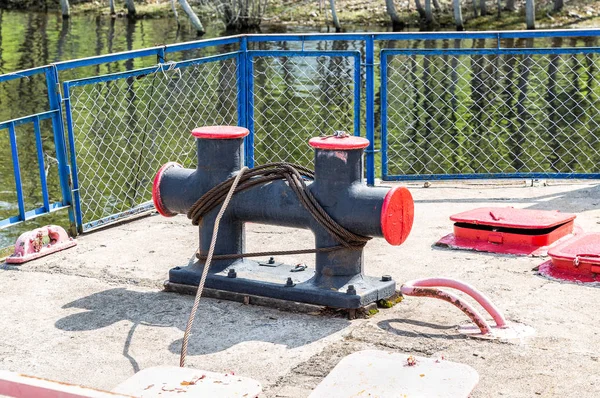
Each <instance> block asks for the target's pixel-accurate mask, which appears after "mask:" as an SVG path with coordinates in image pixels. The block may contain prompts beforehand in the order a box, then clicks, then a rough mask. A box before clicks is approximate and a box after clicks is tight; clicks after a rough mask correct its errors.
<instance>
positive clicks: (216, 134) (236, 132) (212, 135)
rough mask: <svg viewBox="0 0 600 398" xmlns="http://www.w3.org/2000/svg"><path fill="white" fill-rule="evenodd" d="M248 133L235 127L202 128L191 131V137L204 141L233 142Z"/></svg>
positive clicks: (242, 128) (244, 129)
mask: <svg viewBox="0 0 600 398" xmlns="http://www.w3.org/2000/svg"><path fill="white" fill-rule="evenodd" d="M248 134H250V131H249V130H248V129H247V128H244V127H237V126H204V127H197V128H195V129H193V130H192V135H193V136H194V137H196V138H201V139H205V140H233V139H235V138H244V137H245V136H247V135H248Z"/></svg>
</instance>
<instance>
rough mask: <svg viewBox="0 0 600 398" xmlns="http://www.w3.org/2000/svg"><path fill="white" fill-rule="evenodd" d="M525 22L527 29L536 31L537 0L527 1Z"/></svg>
mask: <svg viewBox="0 0 600 398" xmlns="http://www.w3.org/2000/svg"><path fill="white" fill-rule="evenodd" d="M525 22H526V23H527V29H535V0H525Z"/></svg>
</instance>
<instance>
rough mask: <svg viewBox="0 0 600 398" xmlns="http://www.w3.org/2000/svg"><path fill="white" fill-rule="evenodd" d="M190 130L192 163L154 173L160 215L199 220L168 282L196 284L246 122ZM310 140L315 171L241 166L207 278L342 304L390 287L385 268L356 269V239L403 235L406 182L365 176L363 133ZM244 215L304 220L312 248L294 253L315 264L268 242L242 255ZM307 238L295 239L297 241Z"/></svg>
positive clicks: (408, 221) (298, 224) (244, 290)
mask: <svg viewBox="0 0 600 398" xmlns="http://www.w3.org/2000/svg"><path fill="white" fill-rule="evenodd" d="M192 134H193V135H194V137H196V143H197V151H198V165H197V168H196V169H184V168H183V167H181V166H180V165H178V164H175V163H167V164H166V165H164V166H163V167H162V168H161V169H160V170H159V171H158V174H157V175H156V178H155V180H154V187H153V200H154V204H155V207H156V209H157V210H158V212H159V213H160V214H162V215H163V216H167V217H169V216H174V215H176V214H188V217H190V218H192V220H193V222H194V224H197V225H199V227H200V229H199V232H200V249H199V253H198V258H199V261H197V262H196V263H194V264H192V265H190V266H187V267H176V268H173V269H171V271H170V272H169V282H168V283H167V285H166V287H167V289H169V290H177V289H179V287H181V286H182V285H185V286H197V285H198V283H199V281H200V276H201V274H202V269H203V266H204V260H205V259H206V256H207V253H208V251H209V246H210V242H211V238H212V234H213V227H214V223H215V219H216V216H217V212H218V210H219V209H220V207H221V205H220V202H219V203H216V202H217V200H216V199H215V197H216V196H218V195H224V193H226V192H228V190H229V186H223V185H222V183H223V182H224V181H228V180H231V178H232V176H235V175H237V174H238V173H239V172H240V170H241V169H242V166H243V164H244V159H243V155H242V154H243V151H242V149H243V140H244V137H245V136H246V135H247V134H248V130H247V129H245V128H241V127H228V126H216V127H203V128H199V129H195V130H194V131H193V132H192ZM309 144H310V145H311V146H312V147H313V148H314V151H315V161H314V162H315V163H314V164H315V171H314V174H313V172H312V171H311V170H308V169H306V168H303V167H301V166H294V165H289V164H284V163H274V164H271V165H270V166H269V165H263V166H258V167H256V168H254V169H249V170H247V171H245V173H246V174H247V175H248V176H249V177H248V179H243V180H240V182H239V186H238V188H237V189H236V194H235V195H234V196H233V198H232V199H231V202H230V203H229V205H228V207H227V209H226V211H225V213H224V216H223V219H222V221H221V223H220V229H219V232H218V235H217V236H218V239H217V242H216V246H215V251H214V254H215V257H214V259H213V262H212V264H211V266H210V273H209V274H208V279H207V283H206V287H207V288H209V289H217V290H220V291H226V292H233V293H238V294H247V295H256V296H262V297H269V298H273V299H280V300H286V301H294V302H301V303H309V304H315V305H322V306H330V307H336V308H345V309H356V308H360V307H363V306H365V305H368V304H370V303H373V302H376V301H377V300H380V299H385V298H389V297H391V296H393V295H395V294H396V282H395V281H393V280H391V278H387V277H386V278H383V277H370V276H365V275H364V274H363V269H364V264H363V247H364V245H365V244H366V242H367V241H368V240H369V239H370V238H371V237H374V236H379V237H384V238H385V239H386V240H387V241H388V243H390V244H392V245H400V244H401V243H402V242H404V240H405V239H406V238H407V237H408V234H409V232H410V230H411V228H412V223H413V213H414V204H413V199H412V196H411V194H410V192H409V191H408V190H407V189H406V188H404V187H396V188H393V189H390V188H383V187H368V186H367V185H366V184H365V183H364V182H363V167H362V159H363V151H364V148H366V147H367V146H368V145H369V141H368V140H366V139H365V138H361V137H354V136H348V135H339V134H338V135H337V136H329V137H316V138H312V139H311V140H310V141H309ZM310 180H313V181H310ZM220 184H221V185H220ZM245 222H257V223H264V224H272V225H279V226H285V227H294V228H305V229H310V230H312V232H313V233H314V235H315V243H316V249H314V248H310V249H308V250H306V251H302V250H300V251H298V252H297V253H298V254H299V253H300V252H304V253H306V252H315V253H316V267H315V269H310V268H304V269H303V270H302V271H300V270H299V269H298V268H296V267H294V266H292V265H286V264H284V263H282V262H281V261H279V260H278V259H277V257H275V258H274V259H270V258H269V257H270V256H273V254H269V253H268V252H264V253H261V257H262V258H261V259H260V260H259V261H252V260H249V259H247V258H246V257H248V256H249V255H250V254H248V253H246V252H245V237H244V223H245ZM307 246H308V245H302V244H299V249H301V248H305V247H307ZM280 254H281V253H280ZM286 254H292V253H289V252H288V253H286ZM255 257H257V256H256V255H255ZM290 271H292V272H290ZM298 271H300V272H298Z"/></svg>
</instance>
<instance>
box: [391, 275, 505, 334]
mask: <svg viewBox="0 0 600 398" xmlns="http://www.w3.org/2000/svg"><path fill="white" fill-rule="evenodd" d="M437 287H449V288H452V289H456V290H460V291H461V292H464V293H466V294H468V295H469V296H471V297H472V298H473V299H474V300H475V301H477V302H478V303H479V304H480V305H481V306H482V307H483V308H484V309H485V310H486V311H487V312H488V313H489V314H490V315H491V316H492V318H493V319H494V321H495V322H496V326H497V327H498V328H505V327H507V325H506V319H505V318H504V316H503V315H502V313H501V312H500V310H499V309H498V308H497V307H496V306H495V305H494V304H493V303H492V302H491V301H490V299H489V298H488V297H486V296H485V295H484V294H483V293H481V292H480V291H479V290H477V289H475V288H474V287H473V286H471V285H469V284H467V283H464V282H461V281H457V280H456V279H451V278H427V279H416V280H412V281H408V282H406V283H405V284H404V285H402V287H401V288H400V291H401V292H402V294H403V295H406V296H418V297H432V298H438V299H441V300H444V301H447V302H449V303H450V304H452V305H454V306H456V307H457V308H458V309H460V310H461V311H462V312H464V313H465V314H466V315H467V316H468V317H469V318H470V319H471V320H472V321H473V322H474V323H475V324H476V325H477V327H478V328H479V330H481V333H482V334H489V333H490V332H491V330H492V329H491V326H490V325H489V323H488V322H487V321H486V320H485V319H484V318H483V317H482V316H481V314H479V312H478V311H477V310H476V309H475V308H473V307H472V306H471V305H470V304H469V303H467V302H464V301H463V300H461V299H460V298H459V297H458V296H456V295H454V294H452V293H449V292H446V291H444V290H440V289H437Z"/></svg>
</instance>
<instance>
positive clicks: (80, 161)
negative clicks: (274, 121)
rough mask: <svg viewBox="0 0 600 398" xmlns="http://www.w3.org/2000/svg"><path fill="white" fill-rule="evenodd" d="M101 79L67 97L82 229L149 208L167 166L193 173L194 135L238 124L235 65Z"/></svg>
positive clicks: (73, 89)
mask: <svg viewBox="0 0 600 398" xmlns="http://www.w3.org/2000/svg"><path fill="white" fill-rule="evenodd" d="M96 80H97V79H92V80H90V81H89V83H85V84H79V85H74V86H73V87H71V88H70V93H69V98H70V111H71V118H72V127H73V133H74V140H75V150H76V161H77V167H78V177H79V198H80V199H79V200H80V206H81V217H82V221H83V223H84V230H89V229H90V228H94V227H96V226H99V225H101V224H103V223H104V222H107V221H109V220H113V219H114V218H116V217H119V216H125V215H129V214H134V213H136V212H140V211H143V210H145V209H147V208H148V206H147V204H148V203H149V201H150V200H151V198H152V181H153V178H154V175H155V174H156V171H157V170H158V168H159V167H160V166H161V165H162V164H164V163H166V162H168V161H175V162H179V163H181V164H182V165H184V166H185V167H191V168H194V167H195V164H196V146H195V143H194V139H193V137H192V136H191V135H190V132H191V130H192V129H193V128H195V127H199V126H203V125H235V124H237V62H236V59H235V58H229V59H225V60H219V61H214V62H208V63H201V64H194V63H191V64H189V65H188V66H185V67H174V65H169V64H166V65H163V66H162V67H159V68H156V69H155V70H154V71H151V73H148V74H139V73H135V74H133V73H132V74H131V75H129V76H127V74H126V73H125V74H120V76H118V77H115V78H114V79H110V80H108V81H96Z"/></svg>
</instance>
